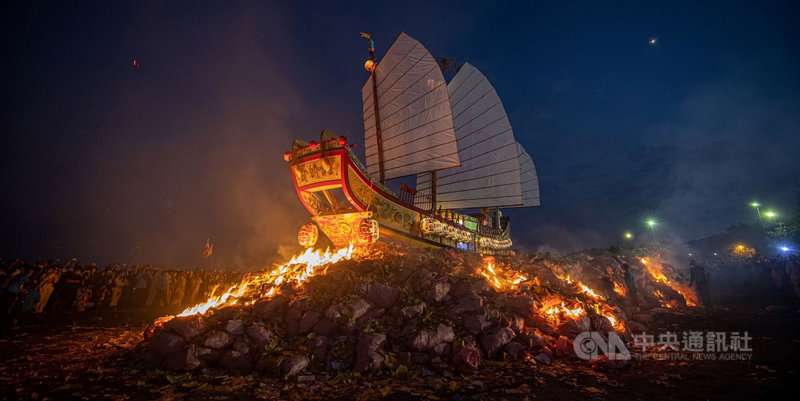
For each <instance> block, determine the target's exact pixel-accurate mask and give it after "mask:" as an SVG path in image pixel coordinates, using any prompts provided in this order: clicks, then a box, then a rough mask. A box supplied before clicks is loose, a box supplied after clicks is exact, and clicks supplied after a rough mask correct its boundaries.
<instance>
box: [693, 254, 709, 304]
mask: <svg viewBox="0 0 800 401" xmlns="http://www.w3.org/2000/svg"><path fill="white" fill-rule="evenodd" d="M689 275H690V277H691V279H690V280H689V286H691V285H692V283H694V284H695V287H696V288H697V294H698V295H700V299H701V300H702V301H703V305H704V306H705V307H706V310H707V311H711V310H712V306H711V294H710V292H709V289H708V283H709V281H711V278H710V277H709V274H708V270H706V268H705V267H703V266H702V265H700V264H698V263H697V261H695V260H694V259H691V260H689Z"/></svg>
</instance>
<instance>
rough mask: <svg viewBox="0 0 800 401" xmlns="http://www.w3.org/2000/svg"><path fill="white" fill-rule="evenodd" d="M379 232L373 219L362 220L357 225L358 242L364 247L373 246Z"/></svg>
mask: <svg viewBox="0 0 800 401" xmlns="http://www.w3.org/2000/svg"><path fill="white" fill-rule="evenodd" d="M380 232H381V231H380V227H379V226H378V222H377V221H375V220H374V219H364V220H361V222H360V223H358V241H359V242H360V243H362V244H364V245H370V244H374V243H375V242H376V241H377V240H378V237H379V236H380Z"/></svg>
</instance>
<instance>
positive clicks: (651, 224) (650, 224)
mask: <svg viewBox="0 0 800 401" xmlns="http://www.w3.org/2000/svg"><path fill="white" fill-rule="evenodd" d="M647 226H648V227H650V232H652V233H653V241H656V228H655V227H656V221H655V220H654V219H647Z"/></svg>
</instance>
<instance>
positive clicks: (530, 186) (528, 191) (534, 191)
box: [513, 143, 541, 207]
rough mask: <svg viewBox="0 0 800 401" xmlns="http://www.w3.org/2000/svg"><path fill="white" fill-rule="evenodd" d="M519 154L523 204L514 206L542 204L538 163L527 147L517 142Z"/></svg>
mask: <svg viewBox="0 0 800 401" xmlns="http://www.w3.org/2000/svg"><path fill="white" fill-rule="evenodd" d="M517 154H518V155H519V165H520V171H521V175H522V182H521V185H522V204H521V205H519V206H513V207H533V206H540V204H541V202H540V199H539V176H538V175H537V174H536V165H535V164H534V163H533V159H532V158H531V156H530V155H529V154H528V152H526V151H525V148H523V147H522V145H520V144H519V143H517Z"/></svg>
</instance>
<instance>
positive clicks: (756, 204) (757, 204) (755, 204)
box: [750, 202, 761, 207]
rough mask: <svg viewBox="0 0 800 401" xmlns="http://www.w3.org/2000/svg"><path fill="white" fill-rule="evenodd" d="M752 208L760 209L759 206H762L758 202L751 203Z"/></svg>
mask: <svg viewBox="0 0 800 401" xmlns="http://www.w3.org/2000/svg"><path fill="white" fill-rule="evenodd" d="M750 206H752V207H759V206H761V205H760V204H759V203H758V202H753V203H751V204H750Z"/></svg>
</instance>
